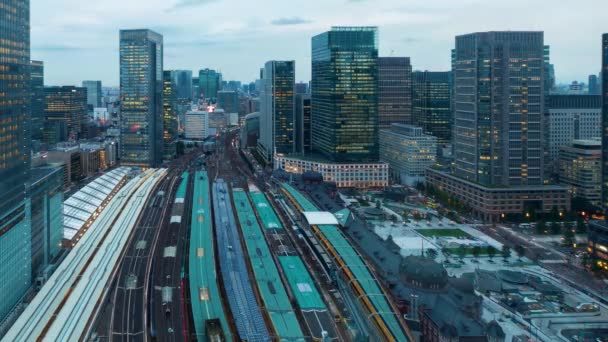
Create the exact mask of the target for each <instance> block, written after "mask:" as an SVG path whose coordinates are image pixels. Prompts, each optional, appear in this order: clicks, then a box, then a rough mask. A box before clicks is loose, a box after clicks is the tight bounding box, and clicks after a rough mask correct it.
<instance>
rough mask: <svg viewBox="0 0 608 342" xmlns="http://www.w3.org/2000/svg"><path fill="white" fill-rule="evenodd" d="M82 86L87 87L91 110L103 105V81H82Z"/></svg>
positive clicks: (88, 102)
mask: <svg viewBox="0 0 608 342" xmlns="http://www.w3.org/2000/svg"><path fill="white" fill-rule="evenodd" d="M82 87H83V88H86V89H87V107H88V108H89V111H92V110H93V108H99V107H101V98H102V96H101V81H82Z"/></svg>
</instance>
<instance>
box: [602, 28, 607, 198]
mask: <svg viewBox="0 0 608 342" xmlns="http://www.w3.org/2000/svg"><path fill="white" fill-rule="evenodd" d="M602 203H604V208H608V33H604V34H603V35H602Z"/></svg>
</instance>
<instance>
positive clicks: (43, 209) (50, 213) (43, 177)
mask: <svg viewBox="0 0 608 342" xmlns="http://www.w3.org/2000/svg"><path fill="white" fill-rule="evenodd" d="M31 184H32V185H31V189H30V192H31V196H32V281H34V280H36V278H37V276H38V275H39V274H41V273H43V271H44V270H45V268H46V267H48V266H49V265H50V264H51V262H53V260H54V259H55V258H56V257H57V256H58V255H59V252H60V249H61V238H62V235H63V169H62V168H61V167H53V166H44V167H38V168H32V179H31Z"/></svg>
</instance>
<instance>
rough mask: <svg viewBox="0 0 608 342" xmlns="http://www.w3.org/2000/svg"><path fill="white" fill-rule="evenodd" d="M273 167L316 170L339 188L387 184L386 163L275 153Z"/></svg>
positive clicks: (387, 172)
mask: <svg viewBox="0 0 608 342" xmlns="http://www.w3.org/2000/svg"><path fill="white" fill-rule="evenodd" d="M274 169H275V170H276V169H281V170H285V171H286V172H289V173H294V174H303V173H305V172H308V171H314V172H318V173H320V174H321V175H322V176H323V180H324V181H325V182H334V183H336V186H337V187H339V188H359V189H366V188H384V187H387V186H388V185H389V167H388V164H386V163H333V162H329V161H326V160H325V159H319V160H316V159H312V158H306V157H298V156H286V155H282V154H276V155H275V157H274Z"/></svg>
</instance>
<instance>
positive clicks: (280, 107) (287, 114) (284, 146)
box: [258, 61, 296, 161]
mask: <svg viewBox="0 0 608 342" xmlns="http://www.w3.org/2000/svg"><path fill="white" fill-rule="evenodd" d="M295 69H296V68H295V61H269V62H266V64H265V65H264V68H263V78H262V84H263V87H262V89H261V92H260V102H261V108H260V113H261V116H260V141H259V148H258V150H259V152H260V153H261V154H262V156H264V158H265V159H266V160H267V161H271V160H272V156H273V155H274V153H293V152H295V148H296V146H295V137H294V123H295V94H294V86H295Z"/></svg>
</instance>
